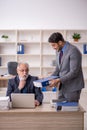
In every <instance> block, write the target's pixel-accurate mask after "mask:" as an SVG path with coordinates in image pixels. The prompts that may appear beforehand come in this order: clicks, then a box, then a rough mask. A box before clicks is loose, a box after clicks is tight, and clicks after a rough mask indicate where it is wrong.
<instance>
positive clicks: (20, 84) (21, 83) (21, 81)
mask: <svg viewBox="0 0 87 130" xmlns="http://www.w3.org/2000/svg"><path fill="white" fill-rule="evenodd" d="M25 84H26V80H20V82H19V86H18V88H19V90H21V89H23V88H24V86H25Z"/></svg>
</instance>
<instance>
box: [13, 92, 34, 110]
mask: <svg viewBox="0 0 87 130" xmlns="http://www.w3.org/2000/svg"><path fill="white" fill-rule="evenodd" d="M34 97H35V96H34V94H31V93H29V94H24V93H23V94H22V93H20V94H19V93H12V94H11V100H12V108H35V103H34V100H35V99H34Z"/></svg>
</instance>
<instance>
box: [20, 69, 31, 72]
mask: <svg viewBox="0 0 87 130" xmlns="http://www.w3.org/2000/svg"><path fill="white" fill-rule="evenodd" d="M18 70H19V71H20V72H28V71H29V70H28V69H26V70H23V69H18Z"/></svg>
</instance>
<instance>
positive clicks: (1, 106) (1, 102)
mask: <svg viewBox="0 0 87 130" xmlns="http://www.w3.org/2000/svg"><path fill="white" fill-rule="evenodd" d="M9 108H10V99H9V97H8V96H7V97H0V110H9Z"/></svg>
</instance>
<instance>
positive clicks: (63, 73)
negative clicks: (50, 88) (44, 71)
mask: <svg viewBox="0 0 87 130" xmlns="http://www.w3.org/2000/svg"><path fill="white" fill-rule="evenodd" d="M81 65H82V55H81V52H80V51H79V50H78V48H76V47H75V46H73V45H72V44H70V43H67V46H66V49H65V51H64V54H63V57H62V61H61V65H59V52H57V53H56V69H55V71H54V73H53V74H52V75H58V76H60V79H61V82H62V88H61V89H62V90H63V91H66V92H74V91H77V90H81V89H82V88H84V78H83V73H82V66H81Z"/></svg>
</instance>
